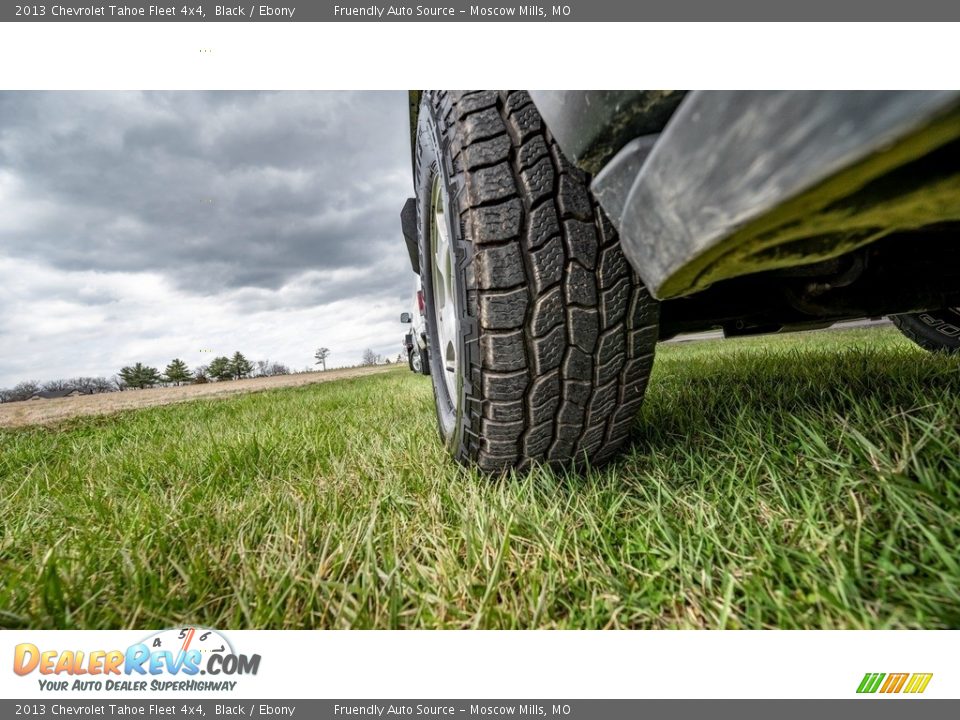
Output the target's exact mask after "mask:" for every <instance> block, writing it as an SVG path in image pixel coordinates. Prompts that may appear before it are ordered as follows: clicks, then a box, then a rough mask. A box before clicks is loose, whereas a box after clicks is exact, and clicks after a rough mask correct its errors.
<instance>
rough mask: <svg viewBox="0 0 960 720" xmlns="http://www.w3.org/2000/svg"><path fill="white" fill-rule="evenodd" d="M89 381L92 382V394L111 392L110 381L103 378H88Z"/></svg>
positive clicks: (111, 384) (111, 385)
mask: <svg viewBox="0 0 960 720" xmlns="http://www.w3.org/2000/svg"><path fill="white" fill-rule="evenodd" d="M90 379H91V380H92V381H93V383H92V386H93V392H95V393H105V392H112V391H113V389H114V388H113V383H111V382H110V380H108V379H107V378H105V377H103V376H99V377H95V378H90Z"/></svg>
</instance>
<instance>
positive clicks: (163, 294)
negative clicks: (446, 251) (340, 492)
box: [0, 92, 414, 386]
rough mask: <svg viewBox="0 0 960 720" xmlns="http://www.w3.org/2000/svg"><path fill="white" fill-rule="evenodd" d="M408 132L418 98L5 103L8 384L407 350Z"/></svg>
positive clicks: (57, 97) (177, 96) (110, 96)
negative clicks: (176, 365) (136, 369)
mask: <svg viewBox="0 0 960 720" xmlns="http://www.w3.org/2000/svg"><path fill="white" fill-rule="evenodd" d="M408 138H409V135H408V126H407V107H406V96H405V94H404V93H399V92H393V93H374V92H359V93H339V92H306V93H299V92H296V93H295V92H279V93H253V92H239V93H233V92H231V93H226V92H216V93H196V92H174V93H129V92H122V93H101V92H49V93H15V92H0V386H10V385H13V384H15V383H16V382H19V381H21V380H27V379H34V380H40V381H45V380H51V379H54V378H62V377H72V376H77V375H107V376H111V375H113V374H114V373H116V372H117V371H118V370H119V369H120V367H121V366H123V365H127V364H130V363H133V362H137V361H140V362H145V363H149V364H151V365H155V366H158V367H160V369H161V370H162V369H163V367H164V366H165V365H166V363H167V362H169V360H170V359H171V358H173V357H180V358H182V359H183V360H185V361H186V362H187V363H188V364H189V365H190V366H191V367H193V366H196V365H199V364H201V363H206V362H209V361H210V359H211V358H212V357H213V356H214V355H216V354H224V355H225V354H229V353H232V352H233V351H234V350H240V351H241V352H243V353H244V354H245V355H246V356H247V357H248V358H249V359H251V360H257V359H264V358H269V359H271V360H275V361H279V362H284V363H286V364H288V365H290V366H291V367H293V368H298V369H299V368H303V367H305V366H306V365H311V364H312V363H313V362H314V361H313V353H314V351H315V350H316V348H317V347H319V346H321V345H323V346H327V347H329V348H330V349H331V351H332V354H331V358H330V365H332V366H336V365H350V364H356V363H357V362H359V360H360V356H361V354H362V353H363V350H364V349H365V348H367V347H370V348H372V349H374V350H376V351H377V352H380V353H383V354H384V355H385V356H390V357H391V358H394V357H396V355H397V352H398V351H399V346H400V338H401V336H402V334H403V332H404V326H402V325H400V323H399V322H398V317H399V314H400V312H401V311H403V310H404V309H406V307H405V305H406V304H407V302H408V297H409V295H410V294H411V292H412V289H413V284H414V276H413V274H412V272H411V270H410V266H409V262H408V260H407V259H406V251H405V249H404V244H403V240H402V236H401V234H400V223H399V214H400V208H401V206H402V204H403V201H404V199H405V198H407V197H408V196H410V195H411V193H412V189H411V188H412V181H411V178H410V165H409V157H410V155H409V140H408ZM202 351H211V352H202Z"/></svg>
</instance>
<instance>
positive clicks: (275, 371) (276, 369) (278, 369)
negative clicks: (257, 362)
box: [267, 362, 290, 375]
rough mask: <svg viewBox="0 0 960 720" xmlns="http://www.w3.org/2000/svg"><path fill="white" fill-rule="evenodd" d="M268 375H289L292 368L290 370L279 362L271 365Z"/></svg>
mask: <svg viewBox="0 0 960 720" xmlns="http://www.w3.org/2000/svg"><path fill="white" fill-rule="evenodd" d="M267 374H268V375H289V374H290V368H288V367H287V366H286V365H284V364H283V363H278V362H275V363H270V371H269V372H268V373H267Z"/></svg>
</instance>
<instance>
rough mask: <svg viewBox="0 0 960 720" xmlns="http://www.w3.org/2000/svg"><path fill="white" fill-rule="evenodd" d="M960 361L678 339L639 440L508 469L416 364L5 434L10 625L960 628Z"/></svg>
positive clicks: (855, 349) (0, 482)
mask: <svg viewBox="0 0 960 720" xmlns="http://www.w3.org/2000/svg"><path fill="white" fill-rule="evenodd" d="M958 425H960V359H958V358H948V357H937V356H932V355H928V354H925V353H923V352H922V351H920V350H918V349H915V348H914V347H912V346H911V345H909V344H908V343H907V341H905V340H903V339H901V338H900V337H899V336H898V335H897V334H896V333H895V332H894V331H892V330H881V331H876V330H871V331H851V332H831V333H815V334H805V335H794V336H784V337H774V338H759V339H749V340H739V341H723V342H703V343H697V344H685V345H670V346H661V348H660V350H659V357H658V360H657V364H656V369H655V374H654V377H653V379H652V382H651V385H650V389H649V392H648V395H647V402H646V403H645V405H644V408H643V411H642V412H641V414H640V416H639V417H638V418H637V427H636V430H637V438H638V439H637V442H636V444H635V445H634V446H633V447H632V448H631V450H630V451H629V452H628V453H627V455H626V456H625V457H624V458H623V459H622V460H620V461H619V462H617V463H615V464H613V465H610V466H607V467H605V468H602V469H598V470H592V471H590V472H586V473H583V474H579V475H577V474H557V473H553V472H549V471H546V470H535V471H533V472H531V473H528V474H524V475H523V476H518V477H507V478H503V479H499V480H490V479H489V478H485V477H482V476H480V475H478V474H476V473H474V472H471V471H465V470H462V469H460V468H458V467H456V466H454V465H453V464H452V463H451V462H450V461H448V459H447V458H446V456H445V455H444V453H443V451H442V450H441V448H440V446H439V443H438V442H437V439H436V436H435V432H436V431H435V420H434V416H433V409H432V398H431V392H430V388H429V382H428V380H427V379H426V378H421V377H417V376H414V375H413V374H411V373H409V372H406V371H397V372H395V373H388V374H384V375H378V376H371V377H369V378H364V379H358V380H350V381H343V382H336V383H326V384H320V385H314V386H310V387H307V388H298V389H287V390H275V391H270V392H263V393H257V394H250V395H243V396H237V397H231V398H229V399H222V400H206V401H196V402H191V403H185V404H180V405H172V406H166V407H157V408H152V409H146V410H141V411H137V412H128V413H124V414H121V415H117V416H113V417H108V418H98V419H80V420H76V421H73V422H70V423H68V424H66V425H64V426H62V427H59V428H55V429H42V428H33V429H23V430H16V431H2V432H0V509H2V512H0V624H2V625H3V626H6V627H31V628H117V627H163V626H171V625H178V624H181V623H198V624H202V625H206V626H216V627H221V628H347V627H352V628H398V627H399V628H417V627H421V628H472V627H478V628H535V627H559V628H620V627H627V628H664V627H692V628H720V627H727V628H776V627H779V628H887V627H921V628H940V627H958V626H960V552H958V549H957V548H958V547H960V429H958Z"/></svg>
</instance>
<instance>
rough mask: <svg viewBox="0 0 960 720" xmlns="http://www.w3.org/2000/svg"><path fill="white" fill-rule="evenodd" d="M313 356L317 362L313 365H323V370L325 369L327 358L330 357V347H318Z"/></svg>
mask: <svg viewBox="0 0 960 720" xmlns="http://www.w3.org/2000/svg"><path fill="white" fill-rule="evenodd" d="M314 357H315V358H316V359H317V362H315V363H314V365H323V369H324V371H326V369H327V358H328V357H330V348H325V347H322V348H318V349H317V352H316V353H315V354H314Z"/></svg>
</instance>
